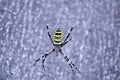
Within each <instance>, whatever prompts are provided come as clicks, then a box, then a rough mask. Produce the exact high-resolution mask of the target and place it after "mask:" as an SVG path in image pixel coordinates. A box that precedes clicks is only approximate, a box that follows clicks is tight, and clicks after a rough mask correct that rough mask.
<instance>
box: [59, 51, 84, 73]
mask: <svg viewBox="0 0 120 80" xmlns="http://www.w3.org/2000/svg"><path fill="white" fill-rule="evenodd" d="M60 53H61V54H62V55H63V56H64V59H65V60H66V61H67V63H68V65H69V66H70V68H71V69H72V72H73V74H74V73H75V71H74V69H76V70H77V71H78V72H79V73H80V74H82V73H81V72H80V71H79V69H78V68H77V67H76V66H75V64H73V62H72V61H71V60H70V59H69V58H68V57H67V56H66V55H65V54H64V53H63V52H62V50H60Z"/></svg>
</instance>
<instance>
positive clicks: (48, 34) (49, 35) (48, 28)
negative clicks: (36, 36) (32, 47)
mask: <svg viewBox="0 0 120 80" xmlns="http://www.w3.org/2000/svg"><path fill="white" fill-rule="evenodd" d="M46 27H47V32H48V36H49V38H50V40H51V42H52V44H53V45H54V42H53V40H52V37H51V35H50V31H49V27H48V25H47V26H46Z"/></svg>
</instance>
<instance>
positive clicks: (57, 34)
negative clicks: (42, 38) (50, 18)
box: [54, 28, 63, 43]
mask: <svg viewBox="0 0 120 80" xmlns="http://www.w3.org/2000/svg"><path fill="white" fill-rule="evenodd" d="M62 40H63V32H62V30H61V29H60V28H58V29H57V30H56V31H55V32H54V42H56V43H59V42H62Z"/></svg>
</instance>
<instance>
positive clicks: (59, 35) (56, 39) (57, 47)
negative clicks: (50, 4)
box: [33, 25, 81, 74]
mask: <svg viewBox="0 0 120 80" xmlns="http://www.w3.org/2000/svg"><path fill="white" fill-rule="evenodd" d="M46 28H47V33H48V36H49V38H50V41H51V42H52V44H53V46H54V48H53V49H51V50H50V51H48V52H46V53H45V54H44V55H42V56H41V57H40V58H38V59H37V60H35V62H34V64H33V66H34V65H35V64H36V63H37V62H38V61H39V60H42V67H43V69H44V71H46V70H45V66H44V62H45V59H46V58H47V56H48V55H50V54H51V53H53V52H55V53H56V55H57V56H58V54H62V56H63V57H64V59H65V60H66V62H67V64H68V65H69V66H70V68H71V70H72V72H73V73H75V70H77V71H78V72H79V73H80V74H81V72H80V71H79V69H78V68H77V67H76V66H75V64H73V62H72V61H71V60H70V59H69V58H68V57H67V55H65V53H64V52H63V51H62V47H63V46H65V45H66V44H67V43H68V42H69V41H71V38H70V39H68V38H69V36H70V34H71V32H72V30H73V27H71V29H70V32H69V33H68V34H67V36H66V37H65V39H64V40H63V36H64V35H63V32H62V30H61V29H60V28H58V29H57V30H56V31H55V32H54V36H53V39H52V36H51V34H50V32H49V27H48V25H47V26H46Z"/></svg>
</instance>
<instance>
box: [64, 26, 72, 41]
mask: <svg viewBox="0 0 120 80" xmlns="http://www.w3.org/2000/svg"><path fill="white" fill-rule="evenodd" d="M72 30H73V27H71V29H70V32H69V33H68V35H67V36H66V38H65V40H64V42H66V41H67V39H68V38H69V36H70V34H71V32H72Z"/></svg>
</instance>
